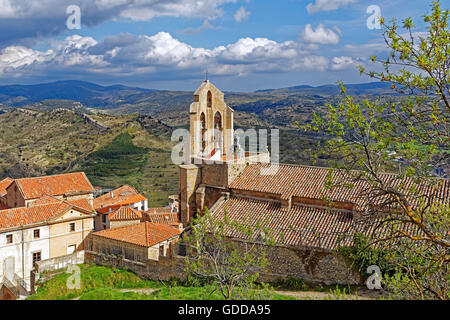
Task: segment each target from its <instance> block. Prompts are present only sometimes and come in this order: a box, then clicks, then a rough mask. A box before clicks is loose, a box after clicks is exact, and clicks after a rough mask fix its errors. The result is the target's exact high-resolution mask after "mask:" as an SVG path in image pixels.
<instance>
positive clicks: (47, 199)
mask: <svg viewBox="0 0 450 320" xmlns="http://www.w3.org/2000/svg"><path fill="white" fill-rule="evenodd" d="M61 201H64V202H67V203H69V204H71V205H73V206H75V207H78V208H81V209H84V210H87V211H92V212H93V211H94V207H93V206H92V204H91V202H90V201H89V200H88V199H86V198H82V199H77V200H62V199H58V198H55V197H53V196H48V195H45V196H42V197H40V198H39V199H37V200H36V201H34V202H33V203H32V204H31V205H32V206H37V205H42V204H49V203H55V202H61Z"/></svg>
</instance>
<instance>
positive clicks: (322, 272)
mask: <svg viewBox="0 0 450 320" xmlns="http://www.w3.org/2000/svg"><path fill="white" fill-rule="evenodd" d="M237 243H240V244H243V242H242V241H239V240H238V241H237ZM180 248H181V247H180V246H178V245H174V246H172V247H171V249H170V250H169V251H168V252H169V255H168V256H160V257H159V261H151V260H148V261H146V262H138V261H132V260H127V259H124V258H123V257H121V256H114V255H107V254H103V253H99V252H88V251H87V252H86V262H87V263H95V264H98V265H102V266H109V267H115V268H120V269H128V270H130V271H132V272H134V273H136V274H137V275H138V276H140V277H142V278H145V279H151V280H169V279H171V278H178V279H185V278H186V272H185V257H184V256H180V255H178V253H181V252H182V250H180ZM265 250H266V254H267V259H268V260H269V269H268V270H267V272H266V273H264V274H261V280H262V281H266V282H272V281H275V280H277V279H280V278H286V277H288V276H291V277H294V278H299V279H302V280H303V281H305V282H306V283H310V284H325V285H334V284H349V285H357V284H361V283H362V282H363V280H362V279H361V276H360V275H359V273H358V272H355V271H354V270H353V269H352V268H351V267H350V266H349V265H348V263H347V262H346V260H345V259H344V257H343V256H341V255H339V254H337V253H334V252H330V251H321V250H313V249H308V248H293V247H285V246H276V247H266V248H265Z"/></svg>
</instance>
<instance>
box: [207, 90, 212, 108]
mask: <svg viewBox="0 0 450 320" xmlns="http://www.w3.org/2000/svg"><path fill="white" fill-rule="evenodd" d="M206 103H207V105H208V108H211V107H212V93H211V91H208V95H207V98H206Z"/></svg>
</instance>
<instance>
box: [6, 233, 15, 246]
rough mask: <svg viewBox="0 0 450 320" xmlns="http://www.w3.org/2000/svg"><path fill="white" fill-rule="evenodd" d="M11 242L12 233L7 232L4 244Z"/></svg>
mask: <svg viewBox="0 0 450 320" xmlns="http://www.w3.org/2000/svg"><path fill="white" fill-rule="evenodd" d="M11 243H13V235H12V234H7V235H6V244H11Z"/></svg>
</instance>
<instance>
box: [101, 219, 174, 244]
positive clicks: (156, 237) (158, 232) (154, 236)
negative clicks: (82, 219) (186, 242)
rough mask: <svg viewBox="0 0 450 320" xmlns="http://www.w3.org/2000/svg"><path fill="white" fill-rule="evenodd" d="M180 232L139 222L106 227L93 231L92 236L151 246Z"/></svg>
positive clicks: (163, 226) (158, 225)
mask: <svg viewBox="0 0 450 320" xmlns="http://www.w3.org/2000/svg"><path fill="white" fill-rule="evenodd" d="M180 234H181V231H180V230H178V229H176V228H173V227H169V226H166V225H162V224H156V223H151V222H141V223H139V224H133V225H129V226H125V227H119V228H114V229H106V230H102V231H98V232H95V233H93V235H94V236H98V237H103V238H107V239H112V240H117V241H122V242H126V243H131V244H136V245H139V246H143V247H151V246H154V245H155V244H158V243H161V242H163V241H166V240H169V239H172V238H174V237H177V236H179V235H180Z"/></svg>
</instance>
